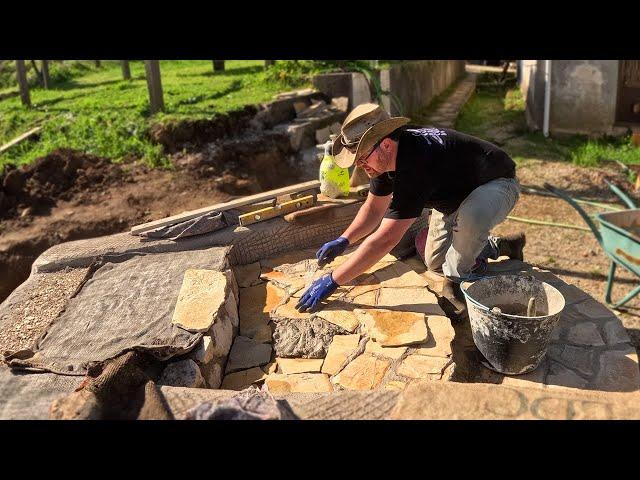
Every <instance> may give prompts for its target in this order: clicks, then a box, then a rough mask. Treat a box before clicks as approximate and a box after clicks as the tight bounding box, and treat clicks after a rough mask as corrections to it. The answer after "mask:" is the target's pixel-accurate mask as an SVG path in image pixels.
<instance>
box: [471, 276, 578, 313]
mask: <svg viewBox="0 0 640 480" xmlns="http://www.w3.org/2000/svg"><path fill="white" fill-rule="evenodd" d="M496 277H518V278H528V279H530V280H533V281H536V282H540V283H541V284H542V285H546V286H547V287H549V288H551V290H552V291H555V292H557V293H558V295H560V298H561V299H562V306H561V307H560V310H559V311H558V312H557V313H552V314H547V315H536V316H535V317H528V316H526V315H512V314H509V313H502V312H501V313H500V315H501V316H503V317H507V318H513V319H514V320H529V319H544V318H549V317H554V316H557V315H559V314H561V313H562V311H563V310H564V307H566V306H567V301H566V299H565V298H564V295H563V294H562V292H560V290H558V289H557V288H556V287H554V286H553V285H551V284H550V283H547V282H545V281H543V280H540V279H538V278H536V277H535V276H533V275H515V274H508V275H490V276H486V277H482V278H479V279H477V280H474V281H473V282H469V281H463V282H461V283H460V290H462V293H463V295H464V297H465V298H466V299H467V301H468V302H470V303H471V304H473V305H474V306H475V307H476V308H479V309H480V310H483V311H485V312H489V313H491V309H490V308H489V307H487V306H486V305H483V304H482V303H480V302H478V301H477V300H476V299H475V298H473V297H472V296H470V295H469V294H468V293H467V289H466V288H465V284H473V283H476V282H481V281H483V280H488V279H490V278H496Z"/></svg>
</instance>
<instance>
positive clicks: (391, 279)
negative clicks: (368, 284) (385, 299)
mask: <svg viewBox="0 0 640 480" xmlns="http://www.w3.org/2000/svg"><path fill="white" fill-rule="evenodd" d="M374 275H375V277H376V278H377V279H378V280H379V281H380V285H381V286H382V287H405V288H406V287H426V286H427V280H426V279H425V278H424V277H422V276H420V275H418V274H417V273H416V272H414V271H413V270H412V269H411V268H410V267H409V266H408V265H405V264H404V263H402V262H401V261H399V260H398V261H396V262H394V263H390V264H389V265H387V266H386V267H384V268H382V269H381V270H378V271H376V272H375V274H374Z"/></svg>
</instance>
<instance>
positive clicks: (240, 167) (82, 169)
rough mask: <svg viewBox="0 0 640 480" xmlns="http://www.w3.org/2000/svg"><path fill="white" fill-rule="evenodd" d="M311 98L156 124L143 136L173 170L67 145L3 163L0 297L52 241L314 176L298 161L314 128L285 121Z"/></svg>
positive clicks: (115, 228) (118, 228)
mask: <svg viewBox="0 0 640 480" xmlns="http://www.w3.org/2000/svg"><path fill="white" fill-rule="evenodd" d="M318 98H322V96H321V95H320V94H311V95H306V96H301V97H293V98H288V99H284V100H277V101H274V102H272V103H271V104H267V105H266V106H260V107H256V106H249V107H246V108H244V109H242V110H239V111H237V112H231V113H229V114H224V115H217V116H215V117H213V118H212V119H205V120H185V121H176V122H171V123H168V124H162V125H160V124H157V125H155V126H153V127H152V128H151V129H150V132H149V135H150V137H151V139H152V141H153V142H155V143H157V144H160V145H162V146H163V149H164V151H165V153H167V154H168V155H169V158H170V159H171V161H172V163H173V165H174V167H175V169H174V170H173V171H161V170H154V169H148V168H146V167H144V166H142V165H139V164H137V163H136V162H135V159H133V158H130V159H125V161H124V162H122V163H120V164H114V163H112V162H111V161H110V160H109V159H105V158H101V157H96V156H93V155H87V154H84V153H82V152H78V151H74V150H69V149H60V150H56V151H54V152H52V153H50V154H49V155H46V156H45V157H42V158H39V159H37V160H36V161H35V162H34V163H33V164H31V165H27V166H23V167H20V168H15V167H12V166H7V167H6V168H5V169H4V171H3V172H2V173H1V174H0V220H2V228H1V230H0V271H2V272H3V275H2V278H1V279H0V301H2V300H4V299H5V298H6V297H7V296H8V295H9V293H10V292H11V291H12V290H13V289H15V288H16V287H17V286H18V285H19V284H20V283H22V282H23V281H24V280H25V279H26V278H27V277H28V276H29V272H30V270H31V265H32V263H33V262H34V260H35V259H36V258H37V257H38V255H40V254H41V253H42V252H43V251H45V250H46V249H48V248H50V247H52V246H54V245H57V244H59V243H63V242H67V241H72V240H80V239H87V238H92V237H96V236H102V235H109V234H112V233H117V232H122V231H126V230H127V229H128V228H130V227H132V226H134V225H137V224H140V223H144V222H146V221H150V220H153V219H156V218H159V217H163V216H168V215H172V214H175V213H178V212H181V211H185V210H193V209H197V208H201V207H203V206H207V205H211V204H213V203H216V201H224V200H226V199H228V198H229V196H238V195H250V194H253V193H257V192H261V191H265V190H270V189H274V188H278V187H282V186H285V185H289V184H292V183H296V182H298V181H301V180H305V179H309V178H312V177H314V176H315V174H316V172H315V171H310V170H309V167H310V168H311V170H314V169H315V168H316V166H315V165H314V164H313V162H311V163H309V162H307V164H303V163H301V156H302V155H303V153H302V150H304V149H307V150H308V149H310V148H311V147H312V146H313V145H315V141H314V140H315V139H314V138H313V130H309V129H307V131H306V132H305V135H303V137H304V138H303V139H302V140H301V139H300V138H296V139H293V138H292V133H291V132H290V131H288V128H289V127H287V125H289V124H290V123H291V122H293V121H294V120H295V117H296V110H295V109H294V108H293V103H294V101H298V102H302V103H305V102H306V104H310V102H311V101H312V100H313V99H318ZM325 123H326V121H325ZM318 125H324V123H320V124H318ZM298 137H299V135H298ZM308 153H309V152H308V151H307V152H306V155H307V157H308ZM312 156H313V155H312Z"/></svg>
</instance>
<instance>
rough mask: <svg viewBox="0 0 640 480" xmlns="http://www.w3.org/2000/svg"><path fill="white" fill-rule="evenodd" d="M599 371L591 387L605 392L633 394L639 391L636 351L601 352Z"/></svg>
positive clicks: (639, 381) (630, 348)
mask: <svg viewBox="0 0 640 480" xmlns="http://www.w3.org/2000/svg"><path fill="white" fill-rule="evenodd" d="M599 367H600V368H599V370H598V373H597V375H596V376H595V378H594V379H593V381H592V383H591V386H592V387H593V388H596V389H598V390H604V391H607V392H635V391H638V390H640V370H639V369H638V354H637V353H636V349H635V348H633V347H628V348H625V349H623V350H609V351H606V352H602V353H601V354H600V358H599Z"/></svg>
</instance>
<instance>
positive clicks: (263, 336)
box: [240, 283, 286, 342]
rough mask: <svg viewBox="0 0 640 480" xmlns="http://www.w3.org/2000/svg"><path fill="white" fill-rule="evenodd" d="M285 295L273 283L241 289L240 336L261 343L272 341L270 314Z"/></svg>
mask: <svg viewBox="0 0 640 480" xmlns="http://www.w3.org/2000/svg"><path fill="white" fill-rule="evenodd" d="M285 295H286V293H285V291H284V290H283V289H281V288H279V287H277V286H275V285H273V284H271V283H265V284H262V285H257V286H254V287H248V288H242V289H240V335H242V336H245V337H249V338H253V339H254V340H256V341H259V342H269V341H271V327H270V326H269V322H270V321H271V317H270V316H269V312H271V310H273V309H275V307H276V306H277V305H279V304H280V303H281V302H282V301H283V299H284V297H285Z"/></svg>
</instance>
